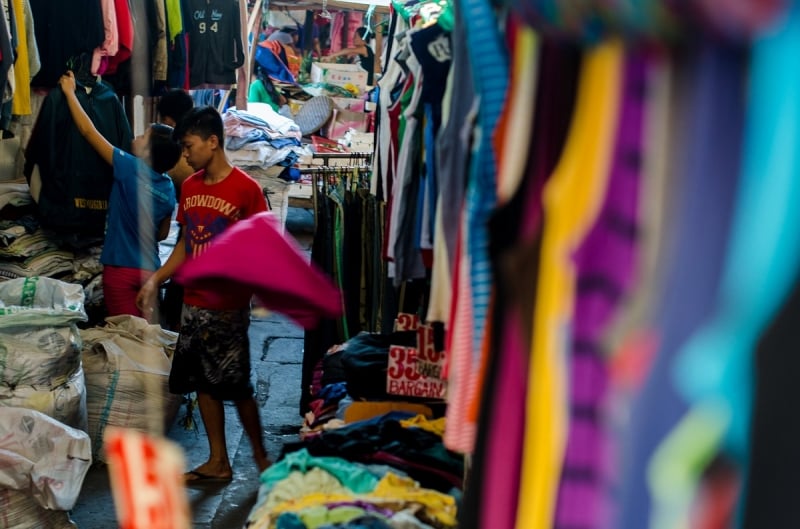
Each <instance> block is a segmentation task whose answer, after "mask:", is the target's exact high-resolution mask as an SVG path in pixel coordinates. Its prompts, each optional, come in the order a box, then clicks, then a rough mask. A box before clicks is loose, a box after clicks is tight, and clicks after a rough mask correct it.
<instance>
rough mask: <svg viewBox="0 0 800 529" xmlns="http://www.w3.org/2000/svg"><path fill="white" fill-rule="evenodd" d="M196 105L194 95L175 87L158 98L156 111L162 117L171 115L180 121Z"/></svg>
mask: <svg viewBox="0 0 800 529" xmlns="http://www.w3.org/2000/svg"><path fill="white" fill-rule="evenodd" d="M193 107H194V100H193V99H192V96H190V95H189V94H188V93H186V91H185V90H181V89H180V88H173V89H172V90H170V91H169V92H167V93H166V94H164V95H163V96H161V97H160V98H159V100H158V104H157V105H156V111H157V112H158V115H159V116H161V119H164V118H165V117H170V118H172V119H173V120H175V123H180V121H181V119H182V118H183V116H185V115H186V113H187V112H189V111H190V110H191V109H192V108H193Z"/></svg>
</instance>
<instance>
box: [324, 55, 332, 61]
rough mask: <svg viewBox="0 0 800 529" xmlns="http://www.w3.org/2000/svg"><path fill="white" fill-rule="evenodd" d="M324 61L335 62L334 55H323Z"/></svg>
mask: <svg viewBox="0 0 800 529" xmlns="http://www.w3.org/2000/svg"><path fill="white" fill-rule="evenodd" d="M322 62H333V57H331V56H330V55H325V56H324V57H322Z"/></svg>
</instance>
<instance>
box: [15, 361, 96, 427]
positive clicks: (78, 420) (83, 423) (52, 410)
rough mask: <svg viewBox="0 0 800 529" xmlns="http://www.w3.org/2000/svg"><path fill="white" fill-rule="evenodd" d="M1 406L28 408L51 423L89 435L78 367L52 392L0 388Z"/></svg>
mask: <svg viewBox="0 0 800 529" xmlns="http://www.w3.org/2000/svg"><path fill="white" fill-rule="evenodd" d="M0 406H10V407H15V408H27V409H30V410H36V411H40V412H42V413H44V414H45V415H47V416H49V417H52V418H53V419H55V420H57V421H59V422H62V423H64V424H66V425H67V426H71V427H73V428H77V429H78V430H83V431H84V432H87V431H88V425H87V418H86V382H85V380H84V377H83V369H81V368H80V367H79V368H78V370H77V371H75V372H74V373H73V374H72V375H71V376H70V377H69V378H68V379H67V381H66V383H64V384H62V385H60V386H58V387H56V388H54V389H39V388H37V387H34V386H17V387H16V388H14V389H11V388H9V387H8V386H3V385H2V384H0Z"/></svg>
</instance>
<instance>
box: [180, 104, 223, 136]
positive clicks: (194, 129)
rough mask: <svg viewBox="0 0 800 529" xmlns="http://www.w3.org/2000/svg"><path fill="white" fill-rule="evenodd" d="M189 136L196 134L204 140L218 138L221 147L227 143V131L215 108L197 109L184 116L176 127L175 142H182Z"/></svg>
mask: <svg viewBox="0 0 800 529" xmlns="http://www.w3.org/2000/svg"><path fill="white" fill-rule="evenodd" d="M187 134H195V135H197V136H200V137H201V138H203V139H204V140H207V139H208V138H209V137H210V136H212V135H213V136H216V137H217V139H218V140H219V143H220V145H222V144H223V143H224V141H225V130H224V128H223V126H222V116H220V115H219V112H217V109H216V108H214V107H209V106H204V107H195V108H193V109H191V110H190V111H189V112H187V113H186V115H185V116H183V119H182V120H181V121H180V123H178V126H177V127H175V132H173V133H172V137H173V138H174V139H175V141H178V142H179V141H181V140H182V139H183V138H184V136H186V135H187Z"/></svg>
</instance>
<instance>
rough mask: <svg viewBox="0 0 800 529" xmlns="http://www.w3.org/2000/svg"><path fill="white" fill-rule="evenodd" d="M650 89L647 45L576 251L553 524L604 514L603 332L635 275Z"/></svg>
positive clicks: (586, 521) (627, 82) (633, 57)
mask: <svg viewBox="0 0 800 529" xmlns="http://www.w3.org/2000/svg"><path fill="white" fill-rule="evenodd" d="M646 92H647V62H646V57H645V52H640V51H638V52H628V55H627V58H626V62H625V78H624V84H623V94H622V106H621V108H620V120H619V127H618V129H617V138H616V143H615V147H614V154H613V160H612V165H611V173H610V176H609V182H608V190H607V192H606V197H605V200H604V202H603V206H602V208H601V210H600V214H599V215H598V217H597V222H596V223H595V225H594V226H593V227H592V229H591V230H590V232H589V234H588V235H587V236H586V239H584V241H583V243H582V244H581V246H580V247H579V248H578V251H577V252H576V255H575V256H574V262H575V266H576V268H577V293H576V300H575V311H574V317H573V342H572V348H571V357H570V361H569V364H570V374H569V376H570V384H569V387H570V402H569V404H570V419H569V429H568V437H567V447H566V452H565V459H564V468H563V471H562V475H561V483H560V487H559V494H558V502H557V507H556V519H555V525H554V527H556V528H563V529H567V528H573V527H586V528H593V527H599V526H600V521H601V520H602V519H604V518H607V498H606V495H605V491H606V490H607V488H606V486H605V482H604V481H605V480H604V476H603V468H604V457H605V451H606V446H607V443H608V436H607V434H606V432H605V431H604V422H603V415H602V414H603V403H604V400H605V397H606V390H607V387H608V369H607V366H606V361H605V355H604V353H603V351H602V349H601V343H600V340H601V338H602V336H603V331H604V330H605V329H606V327H607V325H608V324H609V323H610V322H611V318H612V316H613V314H614V311H615V309H616V308H617V306H618V304H619V302H620V301H621V298H622V297H623V295H624V294H625V293H626V292H627V291H628V288H629V287H630V285H631V282H632V278H633V266H634V261H635V256H636V248H637V245H636V239H637V226H638V204H639V189H640V179H641V177H642V174H641V169H642V159H643V152H642V149H643V122H644V109H645V97H646Z"/></svg>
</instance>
